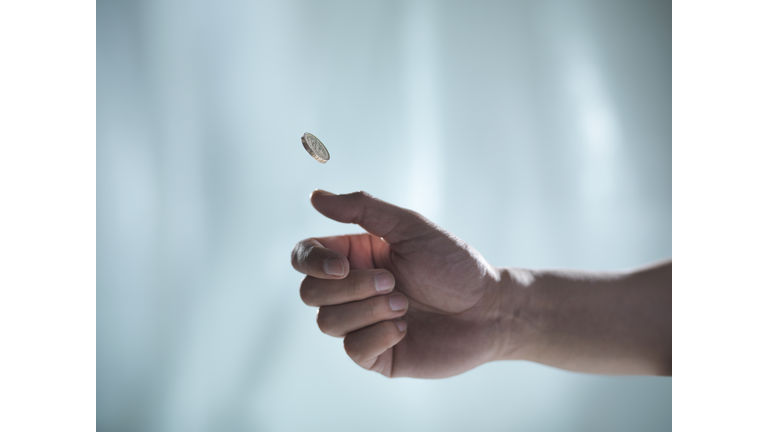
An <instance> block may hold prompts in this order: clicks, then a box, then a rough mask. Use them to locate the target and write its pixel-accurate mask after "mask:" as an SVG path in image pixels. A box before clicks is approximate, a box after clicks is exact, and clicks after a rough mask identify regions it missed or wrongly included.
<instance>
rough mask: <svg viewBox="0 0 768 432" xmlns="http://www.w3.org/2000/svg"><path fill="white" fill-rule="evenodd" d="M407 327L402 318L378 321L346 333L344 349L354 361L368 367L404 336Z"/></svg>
mask: <svg viewBox="0 0 768 432" xmlns="http://www.w3.org/2000/svg"><path fill="white" fill-rule="evenodd" d="M407 327H408V326H407V324H406V322H405V321H404V320H402V319H400V320H396V321H384V322H380V323H378V324H376V325H372V326H370V327H366V328H364V329H361V330H358V331H356V332H354V333H350V334H348V335H347V337H345V338H344V349H345V350H346V351H347V355H348V356H349V358H351V359H352V360H353V361H354V362H355V363H357V364H358V365H360V366H362V367H364V368H365V369H370V368H371V367H373V365H374V364H375V363H376V359H377V358H378V357H379V356H380V355H381V354H382V353H384V351H386V350H387V349H389V348H391V347H393V346H395V345H396V344H397V343H398V342H400V341H401V340H402V339H403V337H405V333H406V329H407Z"/></svg>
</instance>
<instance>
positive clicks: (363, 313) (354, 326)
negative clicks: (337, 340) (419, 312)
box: [317, 293, 408, 337]
mask: <svg viewBox="0 0 768 432" xmlns="http://www.w3.org/2000/svg"><path fill="white" fill-rule="evenodd" d="M406 310H408V299H407V298H406V297H405V296H404V295H403V294H400V293H394V294H391V295H388V296H376V297H371V298H368V299H365V300H361V301H356V302H351V303H344V304H340V305H334V306H323V307H321V308H320V310H319V311H318V312H317V326H318V327H320V331H322V332H323V333H325V334H327V335H329V336H336V337H339V336H344V335H346V334H347V333H350V332H353V331H355V330H359V329H361V328H363V327H368V326H369V325H372V324H375V323H377V322H379V321H384V320H391V319H394V318H398V317H401V316H403V315H405V312H406Z"/></svg>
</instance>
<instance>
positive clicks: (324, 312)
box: [317, 307, 341, 336]
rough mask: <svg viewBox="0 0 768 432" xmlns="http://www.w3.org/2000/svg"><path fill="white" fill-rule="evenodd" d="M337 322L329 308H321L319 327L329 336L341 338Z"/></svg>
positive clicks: (318, 320) (318, 319)
mask: <svg viewBox="0 0 768 432" xmlns="http://www.w3.org/2000/svg"><path fill="white" fill-rule="evenodd" d="M335 323H336V320H335V319H334V316H333V314H332V313H330V311H329V310H328V308H327V307H321V308H320V309H319V310H318V311H317V327H319V328H320V331H321V332H323V333H325V334H327V335H328V336H341V335H340V334H339V333H338V331H337V330H336V327H337V326H336V324H335Z"/></svg>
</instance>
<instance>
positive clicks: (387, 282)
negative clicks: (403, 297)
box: [373, 273, 395, 292]
mask: <svg viewBox="0 0 768 432" xmlns="http://www.w3.org/2000/svg"><path fill="white" fill-rule="evenodd" d="M373 284H374V286H375V287H376V291H380V292H381V291H389V290H391V289H392V288H394V287H395V278H393V277H392V275H391V274H389V273H379V274H377V275H376V277H375V278H373Z"/></svg>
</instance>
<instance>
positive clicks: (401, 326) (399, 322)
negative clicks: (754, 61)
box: [395, 320, 408, 332]
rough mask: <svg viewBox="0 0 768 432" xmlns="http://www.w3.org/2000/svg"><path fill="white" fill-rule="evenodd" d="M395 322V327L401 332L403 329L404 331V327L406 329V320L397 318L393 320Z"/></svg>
mask: <svg viewBox="0 0 768 432" xmlns="http://www.w3.org/2000/svg"><path fill="white" fill-rule="evenodd" d="M395 324H396V325H397V328H398V329H399V330H400V331H401V332H404V331H405V329H407V328H408V323H407V322H405V321H403V320H397V321H395Z"/></svg>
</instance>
